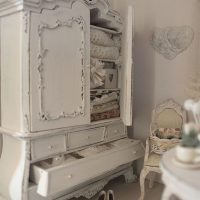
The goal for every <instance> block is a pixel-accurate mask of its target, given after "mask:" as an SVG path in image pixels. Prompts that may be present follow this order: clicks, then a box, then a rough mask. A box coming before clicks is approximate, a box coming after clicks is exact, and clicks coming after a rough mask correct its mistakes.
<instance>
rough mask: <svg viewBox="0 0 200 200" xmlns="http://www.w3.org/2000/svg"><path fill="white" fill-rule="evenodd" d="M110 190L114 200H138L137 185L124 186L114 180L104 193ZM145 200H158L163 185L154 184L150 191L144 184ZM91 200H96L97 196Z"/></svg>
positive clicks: (138, 191) (121, 181)
mask: <svg viewBox="0 0 200 200" xmlns="http://www.w3.org/2000/svg"><path fill="white" fill-rule="evenodd" d="M109 189H112V190H113V191H114V192H115V200H138V199H139V196H140V187H139V183H138V182H137V183H131V184H124V180H123V179H121V178H118V179H115V180H113V181H112V182H110V183H109V184H108V185H107V186H106V187H105V191H107V190H109ZM146 189H147V192H146V195H145V200H160V199H161V194H162V191H163V185H162V184H158V183H155V185H154V187H153V188H152V189H149V188H148V185H147V184H146ZM73 200H75V199H73ZM76 200H77V199H76ZM78 200H85V198H79V199H78ZM91 200H97V196H95V197H94V198H92V199H91Z"/></svg>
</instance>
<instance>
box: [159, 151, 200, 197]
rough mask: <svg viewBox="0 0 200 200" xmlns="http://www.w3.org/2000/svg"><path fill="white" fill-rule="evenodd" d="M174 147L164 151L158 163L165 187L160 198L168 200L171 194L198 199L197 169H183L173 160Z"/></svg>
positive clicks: (199, 186)
mask: <svg viewBox="0 0 200 200" xmlns="http://www.w3.org/2000/svg"><path fill="white" fill-rule="evenodd" d="M174 157H175V149H174V148H173V149H171V150H170V151H168V152H166V153H165V154H164V155H163V157H162V159H161V163H160V168H161V171H162V180H163V182H164V184H165V189H164V192H163V195H162V200H169V199H171V197H172V196H175V197H178V198H180V199H182V200H190V199H192V200H198V199H199V196H200V185H199V179H200V173H199V169H195V170H192V169H184V168H180V167H177V166H176V165H175V163H174V162H173V159H174Z"/></svg>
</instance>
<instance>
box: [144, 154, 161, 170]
mask: <svg viewBox="0 0 200 200" xmlns="http://www.w3.org/2000/svg"><path fill="white" fill-rule="evenodd" d="M160 158H161V155H159V154H156V153H151V154H150V155H149V158H148V160H147V162H146V163H145V165H147V166H151V167H159V164H160Z"/></svg>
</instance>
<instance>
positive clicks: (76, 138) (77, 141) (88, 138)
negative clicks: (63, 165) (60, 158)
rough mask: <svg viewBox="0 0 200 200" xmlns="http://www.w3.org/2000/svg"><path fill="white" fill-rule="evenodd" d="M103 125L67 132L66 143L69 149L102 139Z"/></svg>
mask: <svg viewBox="0 0 200 200" xmlns="http://www.w3.org/2000/svg"><path fill="white" fill-rule="evenodd" d="M104 133H105V127H100V128H94V129H87V130H84V131H79V132H74V133H69V136H68V145H69V148H70V149H74V148H79V147H83V146H87V145H91V144H95V143H99V142H102V141H104Z"/></svg>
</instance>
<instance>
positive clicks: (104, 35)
mask: <svg viewBox="0 0 200 200" xmlns="http://www.w3.org/2000/svg"><path fill="white" fill-rule="evenodd" d="M132 36H133V18H132V9H131V8H129V10H128V11H127V18H126V19H123V20H121V18H120V15H119V14H118V13H117V12H116V11H114V10H112V9H111V8H110V5H109V3H108V1H107V0H23V1H21V0H12V1H11V0H2V1H0V37H1V40H0V42H1V44H0V45H1V59H0V60H1V128H0V133H1V135H2V138H3V147H2V154H1V157H0V198H2V199H13V200H21V199H22V200H26V199H29V200H51V199H70V198H72V197H79V196H84V197H87V198H90V197H92V196H93V195H95V194H96V193H97V192H98V191H100V190H101V189H102V188H103V187H104V186H105V185H106V184H107V183H108V182H109V181H110V180H111V179H113V178H115V177H117V176H120V175H124V176H125V180H126V181H131V180H133V178H134V175H133V171H132V167H131V165H132V162H133V161H134V160H136V159H138V158H140V157H142V156H143V153H144V150H143V147H142V145H141V143H140V141H137V140H132V139H129V138H128V136H127V126H130V125H132V99H131V98H132V88H131V87H132V73H133V72H132Z"/></svg>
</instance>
